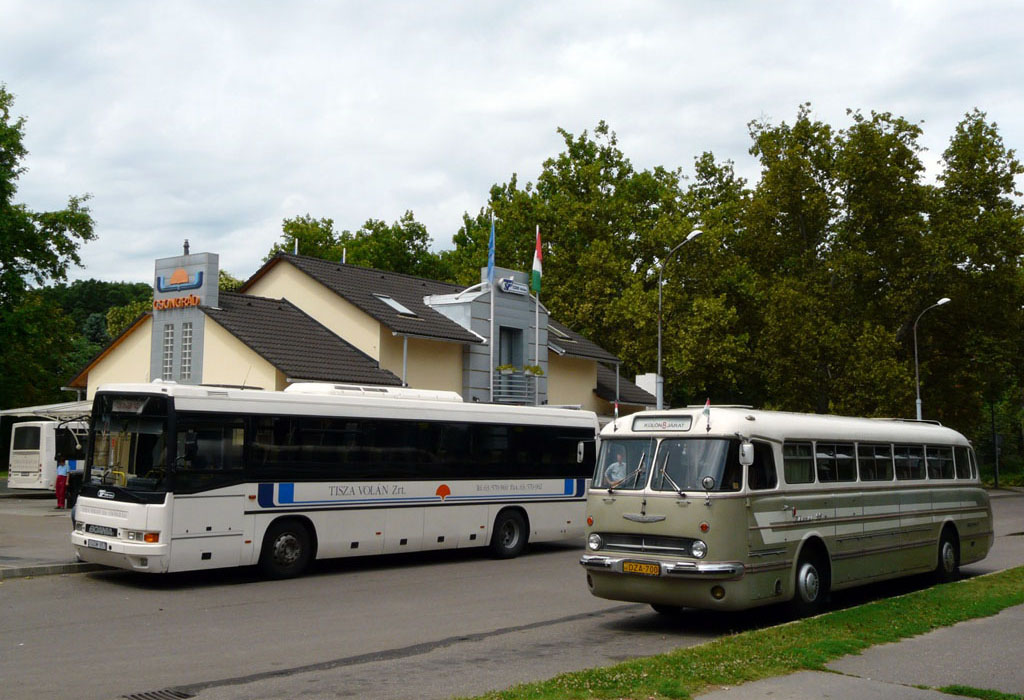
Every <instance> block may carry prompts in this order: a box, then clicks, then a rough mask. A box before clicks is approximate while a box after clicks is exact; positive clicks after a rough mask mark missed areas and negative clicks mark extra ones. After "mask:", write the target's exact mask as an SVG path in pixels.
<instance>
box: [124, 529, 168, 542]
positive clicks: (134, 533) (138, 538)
mask: <svg viewBox="0 0 1024 700" xmlns="http://www.w3.org/2000/svg"><path fill="white" fill-rule="evenodd" d="M124 537H125V539H126V540H128V541H129V542H145V543H146V544H156V543H158V542H159V541H160V533H159V532H139V531H138V530H125V531H124Z"/></svg>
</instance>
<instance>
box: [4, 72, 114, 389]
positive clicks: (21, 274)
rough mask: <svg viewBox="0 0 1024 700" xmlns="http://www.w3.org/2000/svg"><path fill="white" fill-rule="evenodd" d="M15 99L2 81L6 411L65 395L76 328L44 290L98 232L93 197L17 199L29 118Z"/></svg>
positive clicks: (63, 273)
mask: <svg viewBox="0 0 1024 700" xmlns="http://www.w3.org/2000/svg"><path fill="white" fill-rule="evenodd" d="M13 104H14V97H13V96H12V95H11V94H10V93H9V92H7V89H6V86H4V85H0V338H3V343H4V348H3V352H2V353H0V408H8V407H11V406H15V405H19V404H24V403H32V402H37V403H40V402H45V401H49V400H51V399H52V400H56V399H59V398H60V390H59V387H60V385H61V381H62V380H63V378H64V377H62V376H61V375H60V372H61V371H62V369H63V367H64V365H65V364H66V363H65V358H66V357H67V355H68V354H69V352H70V351H71V347H72V346H73V344H74V327H73V324H72V323H71V322H70V321H69V319H68V318H67V316H65V315H64V314H63V313H62V311H61V309H60V307H59V306H57V305H56V304H54V302H53V301H51V300H50V299H48V298H47V297H46V296H45V295H42V294H39V293H38V291H37V288H38V287H40V286H42V285H44V284H46V283H48V282H60V281H63V280H64V279H66V277H67V271H68V269H69V268H70V267H71V266H72V265H80V264H81V259H80V258H79V255H78V248H79V246H80V245H81V244H82V243H84V242H86V241H89V240H92V239H93V238H94V237H95V234H94V232H93V221H92V217H91V215H90V214H89V209H88V207H86V206H85V202H86V200H87V199H88V196H87V195H85V196H73V197H70V198H69V200H68V204H67V207H65V208H64V209H61V210H58V211H46V212H36V211H32V210H30V209H29V208H28V207H26V206H25V205H23V204H19V203H17V202H15V196H16V194H17V189H18V188H17V181H18V178H19V177H20V176H21V175H22V173H24V172H25V166H24V165H22V161H23V159H24V158H25V157H26V156H27V155H28V151H27V150H26V149H25V146H24V136H25V123H26V122H25V118H24V117H17V118H15V117H13V116H12V114H11V108H12V107H13Z"/></svg>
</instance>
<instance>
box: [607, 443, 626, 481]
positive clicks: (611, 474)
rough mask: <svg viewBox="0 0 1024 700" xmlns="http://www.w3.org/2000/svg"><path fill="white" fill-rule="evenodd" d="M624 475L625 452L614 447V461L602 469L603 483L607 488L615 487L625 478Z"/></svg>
mask: <svg viewBox="0 0 1024 700" xmlns="http://www.w3.org/2000/svg"><path fill="white" fill-rule="evenodd" d="M626 474H627V466H626V451H625V450H624V449H622V448H621V447H616V448H615V461H614V462H612V463H611V464H609V465H608V466H607V467H605V468H604V483H605V484H606V485H608V486H617V485H618V484H619V483H621V482H622V481H623V480H624V479H625V478H626Z"/></svg>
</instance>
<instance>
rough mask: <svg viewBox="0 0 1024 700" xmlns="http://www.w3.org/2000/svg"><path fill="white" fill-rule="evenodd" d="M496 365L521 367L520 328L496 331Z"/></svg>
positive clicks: (502, 328)
mask: <svg viewBox="0 0 1024 700" xmlns="http://www.w3.org/2000/svg"><path fill="white" fill-rule="evenodd" d="M498 364H499V365H512V366H513V367H517V368H522V366H523V331H522V329H521V328H507V327H505V326H501V327H500V328H499V329H498Z"/></svg>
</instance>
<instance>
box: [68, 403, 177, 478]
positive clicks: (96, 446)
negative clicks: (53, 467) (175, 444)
mask: <svg viewBox="0 0 1024 700" xmlns="http://www.w3.org/2000/svg"><path fill="white" fill-rule="evenodd" d="M97 403H98V406H97V410H96V412H95V414H94V418H93V424H92V428H91V429H92V433H93V435H92V455H91V456H90V457H91V458H90V460H89V464H88V465H87V467H86V469H87V471H86V476H85V478H86V482H87V483H92V484H96V485H113V486H120V487H122V488H125V489H127V490H129V491H132V490H136V491H163V490H166V488H167V478H166V477H167V439H166V435H167V399H166V398H164V397H162V396H140V397H134V396H101V397H99V399H98V402H97Z"/></svg>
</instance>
